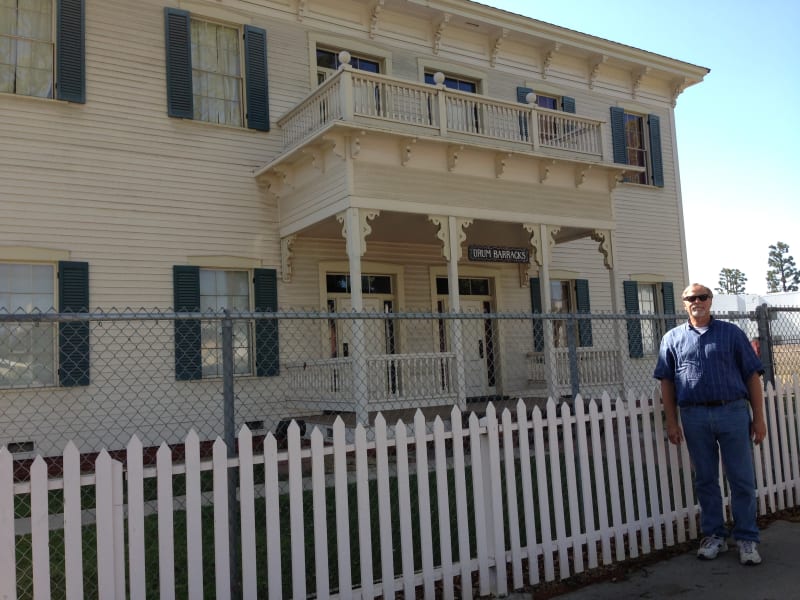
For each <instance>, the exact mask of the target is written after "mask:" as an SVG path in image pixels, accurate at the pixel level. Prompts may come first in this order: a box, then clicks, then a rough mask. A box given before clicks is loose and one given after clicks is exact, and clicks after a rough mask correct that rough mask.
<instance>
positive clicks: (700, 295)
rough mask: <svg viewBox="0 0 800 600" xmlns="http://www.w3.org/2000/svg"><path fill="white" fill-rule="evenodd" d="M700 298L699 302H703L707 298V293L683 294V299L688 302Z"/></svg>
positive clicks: (690, 302)
mask: <svg viewBox="0 0 800 600" xmlns="http://www.w3.org/2000/svg"><path fill="white" fill-rule="evenodd" d="M697 300H700V302H705V301H706V300H708V294H698V295H697V296H684V297H683V301H684V302H688V303H689V304H692V303H694V302H695V301H697Z"/></svg>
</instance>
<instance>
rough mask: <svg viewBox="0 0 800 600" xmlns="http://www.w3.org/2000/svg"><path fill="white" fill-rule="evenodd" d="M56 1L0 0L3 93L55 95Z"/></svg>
mask: <svg viewBox="0 0 800 600" xmlns="http://www.w3.org/2000/svg"><path fill="white" fill-rule="evenodd" d="M53 16H54V15H53V0H0V92H5V93H9V94H19V95H21V96H36V97H39V98H52V97H53V57H54V52H55V42H54V24H53V23H54V22H53Z"/></svg>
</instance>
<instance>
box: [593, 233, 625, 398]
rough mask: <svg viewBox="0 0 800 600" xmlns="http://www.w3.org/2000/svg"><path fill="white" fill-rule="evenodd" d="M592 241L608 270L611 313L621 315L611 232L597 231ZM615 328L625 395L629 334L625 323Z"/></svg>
mask: <svg viewBox="0 0 800 600" xmlns="http://www.w3.org/2000/svg"><path fill="white" fill-rule="evenodd" d="M592 239H593V240H594V241H595V242H599V243H600V246H599V247H598V250H599V252H600V254H602V255H603V264H604V265H605V267H606V270H608V286H609V288H610V289H611V313H612V314H615V315H616V314H619V291H618V290H617V273H616V270H615V269H614V245H613V244H612V243H611V230H610V229H595V231H594V233H592ZM613 327H614V347H615V348H616V349H617V354H616V358H615V361H614V363H615V365H616V368H617V377H616V380H617V381H618V382H619V384H620V389H619V392H620V393H621V394H623V395H624V394H625V384H624V377H623V373H624V370H623V369H624V362H623V358H622V353H623V350H622V349H623V348H625V347H626V345H625V343H624V342H623V340H624V339H625V335H627V334H623V332H622V328H623V327H625V321H624V320H619V321H615V322H614V323H613Z"/></svg>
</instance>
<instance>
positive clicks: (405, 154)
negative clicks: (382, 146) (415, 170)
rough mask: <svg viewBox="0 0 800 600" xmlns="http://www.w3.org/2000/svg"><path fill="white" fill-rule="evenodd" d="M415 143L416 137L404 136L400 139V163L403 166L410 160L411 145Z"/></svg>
mask: <svg viewBox="0 0 800 600" xmlns="http://www.w3.org/2000/svg"><path fill="white" fill-rule="evenodd" d="M416 143H417V138H415V137H411V138H405V139H403V140H400V164H401V165H403V166H404V167H405V166H406V165H407V164H408V162H409V161H410V160H411V147H412V146H413V145H414V144H416Z"/></svg>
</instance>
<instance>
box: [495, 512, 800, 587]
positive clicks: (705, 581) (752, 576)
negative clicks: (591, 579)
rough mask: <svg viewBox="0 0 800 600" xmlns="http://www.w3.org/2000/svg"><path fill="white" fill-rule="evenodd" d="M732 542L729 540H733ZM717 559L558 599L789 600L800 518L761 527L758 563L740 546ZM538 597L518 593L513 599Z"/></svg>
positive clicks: (796, 576)
mask: <svg viewBox="0 0 800 600" xmlns="http://www.w3.org/2000/svg"><path fill="white" fill-rule="evenodd" d="M729 541H730V540H729ZM729 548H730V549H729V550H728V552H727V553H725V554H722V555H720V556H719V558H717V559H716V560H713V561H702V560H699V559H698V558H697V557H696V556H695V551H696V549H692V550H691V551H689V552H686V553H684V554H681V555H679V556H676V557H673V558H671V559H669V560H664V561H662V562H658V563H654V564H651V565H647V566H645V567H640V568H639V569H638V570H636V571H632V572H630V573H628V577H627V578H626V579H625V580H622V581H617V582H610V581H608V582H603V583H595V584H590V585H588V586H586V587H584V588H581V589H579V590H576V591H573V592H568V593H565V594H561V595H559V596H558V598H559V600H561V599H564V600H610V599H614V600H627V599H629V598H634V599H638V598H645V599H660V598H673V597H674V598H678V597H679V598H681V600H693V599H697V600H709V599H711V598H726V600H737V599H739V598H741V599H742V600H785V599H788V598H800V564H798V561H799V560H800V521H784V520H776V521H774V522H772V523H770V524H769V526H767V527H765V528H764V529H762V530H761V545H760V546H759V553H760V554H761V558H762V559H763V562H762V563H761V564H760V565H758V566H750V567H745V566H742V565H740V564H739V554H738V552H737V549H736V546H735V545H734V544H731V545H730V546H729ZM533 597H535V596H534V595H532V594H531V592H514V593H512V594H510V595H509V596H508V598H511V599H512V600H522V599H523V598H524V599H529V598H533Z"/></svg>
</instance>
